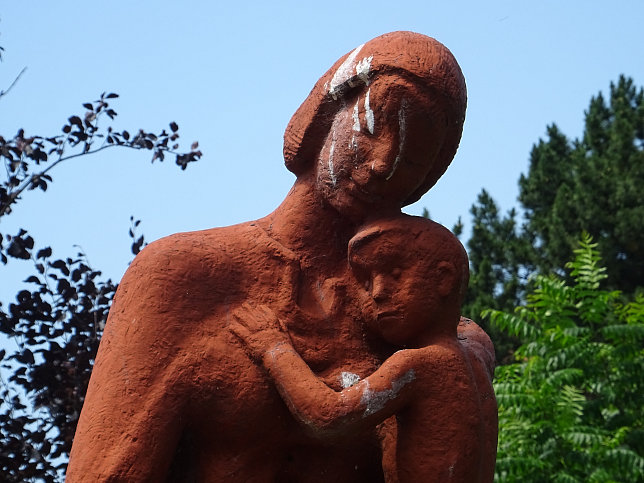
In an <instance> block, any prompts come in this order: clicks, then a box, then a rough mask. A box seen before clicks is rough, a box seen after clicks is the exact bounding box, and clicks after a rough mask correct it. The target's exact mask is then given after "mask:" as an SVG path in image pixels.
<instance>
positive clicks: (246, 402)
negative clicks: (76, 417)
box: [67, 32, 496, 483]
mask: <svg viewBox="0 0 644 483" xmlns="http://www.w3.org/2000/svg"><path fill="white" fill-rule="evenodd" d="M465 105H466V92H465V83H464V79H463V76H462V73H461V71H460V68H459V66H458V64H457V63H456V61H455V59H454V57H453V56H452V54H451V53H450V52H449V51H448V50H447V48H445V47H444V46H443V45H442V44H440V43H439V42H437V41H436V40H434V39H432V38H429V37H426V36H424V35H420V34H415V33H411V32H394V33H390V34H386V35H383V36H380V37H377V38H375V39H373V40H371V41H370V42H367V43H365V44H363V45H361V46H359V47H358V48H356V49H355V50H353V51H352V52H350V53H349V54H347V55H345V56H344V57H342V58H341V59H340V60H338V61H337V62H336V64H335V65H334V66H333V67H331V69H330V70H329V71H328V72H327V73H326V74H324V75H323V76H322V78H321V79H320V80H319V81H318V82H317V84H316V85H315V87H314V88H313V90H312V91H311V93H310V94H309V96H308V97H307V99H306V100H305V101H304V103H303V104H302V105H301V106H300V108H299V109H298V110H297V112H296V113H295V115H294V116H293V118H292V119H291V121H290V123H289V125H288V127H287V129H286V133H285V136H284V158H285V162H286V167H287V168H288V169H289V170H290V171H291V172H293V173H294V174H295V175H296V176H297V180H296V182H295V184H294V186H293V188H292V189H291V191H290V192H289V193H288V195H287V196H286V199H285V200H284V201H283V203H282V204H281V205H280V206H279V207H278V208H277V209H276V210H275V211H274V212H273V213H271V214H270V215H268V216H266V217H265V218H262V219H260V220H257V221H254V222H248V223H243V224H240V225H235V226H230V227H225V228H214V229H210V230H204V231H199V232H192V233H179V234H176V235H172V236H169V237H167V238H163V239H161V240H159V241H156V242H154V243H152V244H150V245H149V246H148V247H146V248H145V249H144V250H143V251H142V252H141V253H140V254H139V255H138V256H137V257H136V259H135V260H134V262H133V263H132V265H131V266H130V268H129V269H128V271H127V273H126V274H125V276H124V277H123V280H122V282H121V284H120V286H119V289H118V292H117V294H116V296H115V298H114V303H113V306H112V309H111V311H110V315H109V318H108V321H107V324H106V327H105V332H104V334H103V339H102V341H101V345H100V349H99V351H98V355H97V358H96V364H95V366H94V371H93V374H92V377H91V381H90V384H89V389H88V391H87V396H86V399H85V404H84V407H83V411H82V414H81V417H80V421H79V424H78V429H77V432H76V437H75V440H74V444H73V448H72V451H71V457H70V463H69V466H68V473H67V481H68V482H70V483H72V482H80V481H83V482H88V481H124V482H141V481H155V482H156V481H214V482H219V481H257V482H259V481H266V482H274V481H280V482H289V481H294V482H295V481H297V482H317V481H325V482H326V481H337V482H344V481H347V482H349V481H351V482H360V481H369V482H377V481H383V479H384V476H383V475H384V474H383V463H382V461H383V455H382V451H381V445H382V444H383V441H382V439H383V434H384V435H385V436H384V438H385V439H387V438H389V442H390V443H391V439H392V438H395V420H394V421H393V422H392V421H391V420H390V421H389V425H388V426H389V427H388V428H385V429H384V430H382V428H381V430H380V431H378V430H376V428H370V429H369V430H366V431H364V432H362V433H359V434H345V435H342V436H341V437H338V438H336V439H331V440H329V439H323V438H319V437H316V435H312V434H309V433H307V432H306V431H305V430H304V429H302V428H301V427H300V425H298V423H296V422H295V420H294V419H293V418H292V416H291V415H290V413H289V412H288V410H287V408H286V406H285V405H284V403H283V402H282V399H281V398H280V396H279V394H278V393H277V391H276V390H275V388H274V386H273V384H272V383H271V382H270V381H269V380H268V379H267V377H266V375H265V373H264V372H263V369H262V368H261V367H259V366H258V365H256V364H255V363H254V362H253V361H252V360H251V359H250V358H249V357H248V356H247V354H246V352H245V351H244V347H243V346H242V344H241V343H240V342H239V341H238V340H237V339H236V338H235V336H234V335H232V334H231V333H230V332H229V331H228V330H227V326H228V324H229V323H230V322H231V320H232V316H231V314H232V313H233V312H234V311H235V310H236V309H237V308H239V307H240V306H241V305H242V304H244V303H248V304H251V305H260V304H261V305H265V306H267V307H269V308H270V309H271V310H272V311H273V312H274V313H275V314H276V315H277V316H278V317H279V318H280V320H282V321H284V322H285V323H286V329H287V330H288V333H289V335H290V337H291V340H292V342H293V346H294V348H295V349H296V350H297V352H298V353H299V354H300V355H301V356H302V358H303V359H304V360H305V361H306V362H307V364H308V365H309V366H310V367H311V368H312V369H313V371H314V372H315V373H316V375H317V376H318V377H320V378H322V379H323V380H324V381H325V382H326V383H327V384H328V385H329V386H331V387H332V388H335V389H340V388H341V387H342V385H343V381H346V380H347V379H351V378H355V377H356V376H357V377H361V378H364V377H366V376H367V375H369V374H371V373H372V372H373V371H374V370H375V369H376V368H377V367H378V366H379V365H380V364H381V363H382V361H383V360H384V359H385V358H386V357H388V356H389V355H390V354H391V353H392V352H393V351H394V348H392V347H390V346H385V345H383V343H382V342H381V341H379V340H374V339H373V338H371V337H370V336H369V335H368V334H367V333H365V329H364V322H365V320H366V319H367V318H368V317H369V316H372V315H373V314H370V313H369V310H367V308H366V307H368V305H366V304H365V303H364V290H363V287H361V286H360V285H359V284H358V282H356V281H355V279H354V278H353V277H352V275H351V273H350V269H349V265H348V263H347V246H348V241H349V239H350V238H351V236H352V235H353V234H354V233H355V232H356V229H357V227H358V226H360V225H361V224H363V223H364V222H366V221H369V220H370V219H373V218H377V217H380V216H387V217H391V216H396V214H400V209H401V208H402V207H403V206H405V205H407V204H410V203H412V202H414V201H416V200H418V199H419V198H420V197H421V196H422V195H423V194H424V193H425V192H427V190H429V189H430V188H431V187H432V186H433V185H434V184H435V183H436V181H437V180H438V178H439V177H440V176H441V175H442V174H443V172H444V171H445V169H446V168H447V166H448V165H449V163H450V162H451V160H452V158H453V156H454V153H455V152H456V149H457V147H458V143H459V140H460V136H461V131H462V127H463V120H464V115H465ZM456 336H457V334H456V333H455V334H454V337H456ZM459 338H460V339H462V343H463V344H464V345H465V346H466V347H467V350H468V351H469V357H470V359H471V361H472V364H473V367H474V370H473V371H472V373H473V374H478V376H474V377H473V378H472V384H474V385H478V386H480V388H479V389H478V390H479V392H485V394H486V396H485V397H491V396H490V383H489V378H488V372H487V370H488V369H489V368H490V365H491V364H493V357H494V356H493V354H490V351H489V345H490V344H489V339H487V336H486V335H485V334H484V333H483V332H482V331H480V329H478V327H477V326H475V325H474V324H469V325H465V324H461V325H460V326H459ZM477 364H478V366H477ZM476 367H479V371H478V372H477V370H476ZM481 367H483V368H484V369H486V370H484V371H483V372H484V373H485V374H484V375H482V374H483V373H482V372H481V370H480V368H481ZM477 377H478V379H477ZM446 411H449V408H446ZM493 417H494V416H491V418H492V419H493ZM392 425H393V427H392ZM488 426H489V429H490V431H489V434H488V435H487V436H482V438H483V439H485V438H487V441H488V442H489V441H492V440H494V442H495V441H496V427H495V426H494V424H493V422H492V421H491V422H490V423H489V425H488ZM492 433H493V434H492ZM483 439H482V442H481V448H482V449H481V451H482V452H487V453H490V451H492V450H491V449H490V448H491V447H492V446H491V443H490V444H487V445H486V444H485V442H484V441H483ZM485 448H488V449H487V450H486V449H485ZM475 456H476V455H475ZM487 456H488V457H487V461H488V463H487V466H486V463H485V462H482V463H476V462H473V464H480V465H481V467H482V468H483V469H482V471H483V473H488V474H489V468H490V464H489V460H490V458H492V460H491V461H492V463H491V464H492V465H493V458H494V456H493V454H491V453H490V454H488V455H487ZM482 460H486V458H485V457H483V458H481V456H480V455H478V456H476V457H475V461H482ZM384 466H385V470H384V471H385V473H386V472H389V471H390V470H391V469H390V468H389V469H388V468H387V458H385V463H384ZM484 467H486V468H487V469H485V468H484ZM486 478H487V476H486Z"/></svg>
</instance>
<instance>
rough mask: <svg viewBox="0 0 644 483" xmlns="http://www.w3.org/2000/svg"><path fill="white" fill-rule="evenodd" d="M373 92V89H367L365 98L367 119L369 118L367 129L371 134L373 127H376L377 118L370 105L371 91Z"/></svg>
mask: <svg viewBox="0 0 644 483" xmlns="http://www.w3.org/2000/svg"><path fill="white" fill-rule="evenodd" d="M370 92H371V89H369V90H368V91H367V95H366V96H365V98H364V110H365V115H364V117H365V119H366V120H367V129H368V130H369V132H370V133H371V134H373V129H374V127H375V119H374V117H373V111H372V110H371V106H369V93H370Z"/></svg>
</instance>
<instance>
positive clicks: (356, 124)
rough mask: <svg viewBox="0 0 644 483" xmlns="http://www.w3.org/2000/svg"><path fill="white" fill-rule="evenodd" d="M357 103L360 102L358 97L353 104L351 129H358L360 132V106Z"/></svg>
mask: <svg viewBox="0 0 644 483" xmlns="http://www.w3.org/2000/svg"><path fill="white" fill-rule="evenodd" d="M359 104H360V98H358V100H357V101H356V105H355V106H353V115H352V117H353V126H352V127H351V129H353V130H354V131H358V132H360V106H359Z"/></svg>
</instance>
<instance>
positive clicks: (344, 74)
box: [329, 44, 364, 99]
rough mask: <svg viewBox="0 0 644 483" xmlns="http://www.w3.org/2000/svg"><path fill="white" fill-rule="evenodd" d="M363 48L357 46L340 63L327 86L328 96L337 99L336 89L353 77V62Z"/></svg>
mask: <svg viewBox="0 0 644 483" xmlns="http://www.w3.org/2000/svg"><path fill="white" fill-rule="evenodd" d="M363 46H364V44H361V45H358V47H356V48H355V49H354V50H353V51H352V52H351V53H350V54H349V56H348V57H347V58H346V59H345V60H344V62H342V64H341V65H340V67H338V70H336V71H335V74H333V78H332V79H331V83H330V84H329V94H331V95H332V96H333V98H334V99H336V98H337V91H338V87H340V86H341V85H342V84H344V83H345V82H347V81H348V80H349V79H351V77H352V76H353V67H354V64H355V60H356V57H357V56H358V54H359V53H360V50H361V49H362V47H363Z"/></svg>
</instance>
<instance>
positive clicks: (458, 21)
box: [0, 0, 644, 302]
mask: <svg viewBox="0 0 644 483" xmlns="http://www.w3.org/2000/svg"><path fill="white" fill-rule="evenodd" d="M643 19H644V2H640V1H634V0H633V1H620V2H612V3H611V4H609V2H605V1H593V0H586V1H575V0H569V1H548V0H542V1H539V2H519V1H487V2H479V1H471V2H466V1H451V2H447V1H441V2H436V1H423V2H421V1H417V2H413V1H404V0H400V1H398V2H395V3H394V2H382V1H370V2H358V1H350V0H347V1H345V2H326V3H323V2H305V1H300V2H295V1H293V2H280V1H272V2H249V1H246V2H245V1H237V2H225V3H224V2H218V1H210V2H207V1H185V2H176V1H174V2H167V1H161V0H156V1H154V2H151V1H140V2H131V1H128V2H125V1H121V0H114V1H111V2H81V1H65V0H57V1H56V2H35V1H31V2H4V5H3V6H2V7H1V8H0V45H1V46H3V47H4V48H5V53H4V61H3V62H2V63H1V64H0V88H6V87H7V86H8V85H9V84H10V83H11V81H12V80H13V79H14V77H15V76H16V75H17V74H18V72H20V70H21V69H22V68H23V67H25V66H26V67H27V71H26V72H25V74H24V75H23V76H22V78H21V79H20V81H19V82H18V84H17V85H16V86H15V87H14V88H13V90H12V91H11V92H10V94H9V95H7V96H5V97H4V98H2V99H0V113H1V116H0V134H3V135H5V136H12V135H13V134H15V132H16V131H17V130H18V128H21V127H23V128H25V129H26V131H27V134H40V135H53V134H57V133H58V132H59V129H60V127H61V126H62V124H63V123H64V122H65V120H66V119H67V117H69V116H70V115H72V114H77V113H83V108H82V107H81V104H82V103H84V102H87V101H91V100H94V99H96V98H97V97H98V96H99V95H100V93H101V92H103V91H108V92H117V93H119V94H120V96H121V97H120V98H119V99H118V100H116V102H115V104H114V107H115V109H116V111H117V112H118V113H119V117H118V118H117V119H116V122H115V127H117V128H119V129H129V130H134V129H136V128H139V127H143V128H145V129H148V130H152V131H155V130H156V131H159V130H161V129H162V128H164V127H167V123H168V122H170V121H176V122H177V123H178V124H179V125H180V127H181V134H182V139H183V141H184V143H185V145H186V146H189V144H190V143H192V141H195V140H198V141H199V143H200V148H201V150H202V151H203V152H204V158H203V159H202V160H201V161H200V162H199V163H197V164H194V165H192V166H190V167H189V168H188V170H187V171H185V172H181V171H180V170H179V169H178V168H177V167H176V166H174V165H173V164H172V162H171V161H170V162H168V161H166V162H165V163H164V164H156V163H155V165H153V166H150V159H149V157H148V155H147V153H140V152H138V153H135V152H127V151H124V150H121V151H119V150H111V151H109V150H108V151H107V152H104V153H101V154H99V155H96V156H94V157H91V158H81V159H77V160H74V161H70V162H68V163H67V164H64V165H61V166H60V167H59V168H58V169H57V170H56V171H54V172H52V174H53V177H54V183H53V184H52V185H51V187H50V189H49V190H48V192H47V193H40V192H37V193H36V192H32V193H28V194H27V196H25V197H24V201H23V202H22V203H21V204H20V205H19V206H18V207H17V209H16V210H15V212H14V213H13V214H12V215H11V216H10V217H7V218H5V219H3V220H2V230H1V231H2V232H3V233H11V232H13V231H14V230H17V228H18V227H21V226H24V227H25V228H28V229H29V230H30V231H31V232H32V233H33V235H34V238H36V240H37V242H38V243H39V244H40V246H41V247H42V246H45V245H51V246H52V247H53V248H54V251H55V254H57V255H59V256H71V255H73V254H74V253H75V252H76V249H75V248H73V246H72V245H73V244H79V245H81V246H82V248H83V249H84V250H85V252H86V253H87V255H88V257H89V260H90V262H91V263H92V265H93V266H95V267H97V268H100V269H102V270H103V271H104V272H105V273H106V274H107V275H109V276H111V277H112V278H114V279H115V280H118V279H120V277H121V276H122V274H123V272H124V271H125V269H126V268H127V263H128V261H129V260H130V258H131V255H130V253H129V239H128V237H127V230H128V228H129V217H130V215H134V216H135V217H137V218H140V219H142V220H143V222H142V224H141V231H142V232H143V233H144V234H145V235H146V238H147V239H148V240H153V239H156V238H159V237H162V236H165V235H167V234H170V233H173V232H178V231H188V230H196V229H203V228H210V227H214V226H224V225H230V224H234V223H238V222H242V221H245V220H250V219H254V218H258V217H261V216H263V215H265V214H267V213H269V212H270V211H272V210H273V209H274V208H275V207H276V206H277V205H278V204H279V202H280V201H281V200H282V199H283V198H284V196H285V195H286V193H287V192H288V190H289V188H290V186H291V185H292V183H293V180H294V178H293V176H292V175H291V174H290V173H289V172H288V171H287V170H286V169H285V168H284V166H283V161H282V155H281V153H282V136H283V132H284V128H285V127H286V124H287V122H288V120H289V119H290V116H291V115H292V114H293V112H294V111H295V109H296V108H297V107H298V105H299V104H300V103H301V102H302V101H303V100H304V98H305V97H306V95H307V94H308V92H309V91H310V89H311V88H312V86H313V84H314V83H315V81H316V80H317V79H318V78H319V77H320V75H322V74H323V73H324V72H325V71H326V70H327V69H328V68H329V67H330V66H331V64H332V63H333V62H334V61H335V60H336V59H338V58H339V57H340V56H342V55H343V54H345V53H346V52H348V51H350V50H351V49H353V48H354V47H356V46H357V45H359V44H361V43H363V42H365V41H366V40H369V39H371V38H373V37H375V36H377V35H380V34H382V33H385V32H388V31H394V30H413V31H416V32H420V33H424V34H427V35H430V36H432V37H435V38H436V39H438V40H440V41H441V42H443V43H444V44H445V45H447V46H448V47H449V48H450V49H451V50H452V52H453V53H454V55H455V56H456V58H457V59H458V61H459V63H460V65H461V68H462V70H463V72H464V74H465V78H466V80H467V84H468V113H467V118H466V123H465V129H464V134H463V139H462V142H461V148H460V149H459V152H458V153H457V155H456V158H455V159H454V162H453V163H452V166H451V167H450V168H449V169H448V171H447V173H446V174H445V175H444V176H443V178H442V179H441V180H440V181H439V182H438V184H437V185H436V186H435V187H434V188H433V189H432V190H431V191H430V192H429V193H428V194H426V195H425V196H424V197H423V198H422V199H421V200H420V201H419V202H418V203H416V204H414V205H412V206H411V207H409V208H408V209H407V210H406V211H407V212H409V213H412V214H420V212H421V211H422V209H423V207H427V208H428V209H429V210H430V212H431V214H432V217H433V218H434V219H436V220H437V221H439V222H440V223H443V224H444V225H446V226H448V227H451V226H452V225H453V224H454V222H455V221H456V220H457V219H458V217H459V215H460V216H463V219H464V221H468V220H469V214H468V210H469V208H470V206H471V204H472V203H473V202H474V201H475V199H476V195H477V194H478V193H479V192H480V190H481V189H482V188H484V187H485V188H486V189H488V191H490V192H491V194H492V195H493V197H494V198H495V199H496V200H497V201H498V202H499V203H500V205H501V207H502V208H503V210H504V211H505V210H507V209H509V208H511V207H512V206H514V205H515V199H516V195H517V179H518V177H519V175H520V173H521V172H525V170H526V169H527V163H528V156H529V152H530V148H531V146H532V144H533V143H535V142H536V141H537V140H538V139H539V137H542V136H543V135H544V133H545V129H546V126H547V125H548V124H550V123H552V122H556V123H557V124H558V125H559V127H560V128H561V129H562V130H563V131H564V132H565V133H567V134H568V135H570V136H578V135H580V134H581V132H582V127H583V126H582V123H583V112H584V110H585V109H586V108H587V106H588V102H589V100H590V97H591V96H592V95H594V94H596V93H597V92H598V91H599V90H603V91H604V92H606V91H607V90H608V86H609V83H610V82H611V81H614V80H616V79H617V78H618V76H619V75H620V74H622V73H623V74H626V75H629V76H631V77H633V78H634V79H635V82H636V84H638V85H642V84H643V83H644V62H643V61H642V59H643V58H644V56H643V55H642V54H643V53H644V52H643V50H644V47H643V46H644V29H642V26H641V23H642V20H643ZM22 265H26V264H20V263H19V262H13V263H11V264H10V266H9V267H1V268H0V270H2V276H0V299H2V300H3V301H5V302H6V301H8V299H9V298H10V297H11V296H12V295H13V294H15V293H16V288H17V285H19V281H20V280H21V279H23V278H24V277H25V274H26V271H25V270H26V267H25V268H24V269H23V268H21V267H22Z"/></svg>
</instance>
